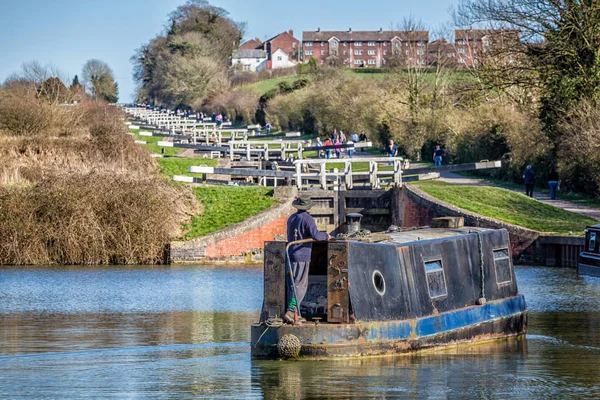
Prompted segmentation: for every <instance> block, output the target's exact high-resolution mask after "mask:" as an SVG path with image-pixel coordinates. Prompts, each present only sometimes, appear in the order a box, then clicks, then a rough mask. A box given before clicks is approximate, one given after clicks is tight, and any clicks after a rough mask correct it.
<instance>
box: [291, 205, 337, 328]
mask: <svg viewBox="0 0 600 400" xmlns="http://www.w3.org/2000/svg"><path fill="white" fill-rule="evenodd" d="M292 205H293V206H294V207H295V208H296V209H297V210H298V211H296V212H295V213H294V214H292V215H291V216H290V217H289V218H288V220H287V237H288V243H290V242H295V241H298V240H303V239H314V240H316V241H324V240H328V239H329V238H330V236H329V235H328V234H327V233H325V232H319V230H318V229H317V224H316V222H315V219H314V218H313V217H312V215H310V213H309V212H308V210H310V208H311V207H312V206H313V205H314V202H313V201H312V200H311V199H310V198H308V197H304V196H300V197H299V198H297V199H296V200H294V202H293V203H292ZM311 253H312V243H302V244H296V245H292V246H290V248H289V251H288V256H289V259H290V264H291V266H292V272H293V275H294V282H293V284H294V285H295V286H296V296H297V297H294V289H293V287H292V282H288V290H287V304H288V308H287V312H286V313H285V314H284V316H283V319H284V321H285V322H287V323H289V324H294V323H297V322H298V320H299V318H300V316H299V315H297V313H296V310H297V308H299V307H300V304H301V303H302V300H303V299H304V296H305V295H306V291H307V289H308V271H309V266H310V256H311ZM286 277H287V279H288V281H289V280H290V279H289V274H286Z"/></svg>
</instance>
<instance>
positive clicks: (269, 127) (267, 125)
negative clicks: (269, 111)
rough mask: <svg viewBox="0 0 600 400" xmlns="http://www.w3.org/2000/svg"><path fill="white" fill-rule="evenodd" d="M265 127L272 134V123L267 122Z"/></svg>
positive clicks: (268, 133)
mask: <svg viewBox="0 0 600 400" xmlns="http://www.w3.org/2000/svg"><path fill="white" fill-rule="evenodd" d="M265 129H266V130H267V135H270V134H271V124H270V123H268V122H267V124H266V125H265ZM259 132H260V131H259Z"/></svg>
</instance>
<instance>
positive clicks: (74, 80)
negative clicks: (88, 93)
mask: <svg viewBox="0 0 600 400" xmlns="http://www.w3.org/2000/svg"><path fill="white" fill-rule="evenodd" d="M79 85H80V83H79V77H78V76H77V75H75V77H74V78H73V82H72V83H71V87H70V88H69V89H75V88H77V87H78V86H79Z"/></svg>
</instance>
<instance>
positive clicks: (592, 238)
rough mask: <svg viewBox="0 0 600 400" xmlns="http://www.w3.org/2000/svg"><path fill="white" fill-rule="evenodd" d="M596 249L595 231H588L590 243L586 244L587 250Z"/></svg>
mask: <svg viewBox="0 0 600 400" xmlns="http://www.w3.org/2000/svg"><path fill="white" fill-rule="evenodd" d="M594 250H596V232H591V233H590V243H589V244H588V251H594Z"/></svg>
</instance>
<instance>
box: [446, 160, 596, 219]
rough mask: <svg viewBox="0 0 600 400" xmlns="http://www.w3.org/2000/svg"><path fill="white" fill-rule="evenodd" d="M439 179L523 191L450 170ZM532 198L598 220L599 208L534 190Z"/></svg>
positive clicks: (457, 183) (455, 183)
mask: <svg viewBox="0 0 600 400" xmlns="http://www.w3.org/2000/svg"><path fill="white" fill-rule="evenodd" d="M440 180H441V181H443V182H447V183H452V184H454V185H474V186H495V187H501V188H503V189H508V190H513V191H515V192H520V193H524V190H519V189H515V188H513V187H506V186H502V185H496V184H493V183H491V182H488V181H486V180H484V179H479V178H469V177H466V176H462V175H458V174H455V173H452V172H442V173H440ZM533 198H534V199H536V200H539V201H541V202H542V203H546V204H549V205H551V206H554V207H558V208H562V209H563V210H566V211H571V212H574V213H577V214H580V215H585V216H586V217H590V218H594V219H596V220H598V221H600V209H597V208H593V207H588V206H584V205H580V204H575V203H572V202H570V201H566V200H560V199H557V200H551V199H550V195H548V194H547V193H540V192H534V193H533Z"/></svg>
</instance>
